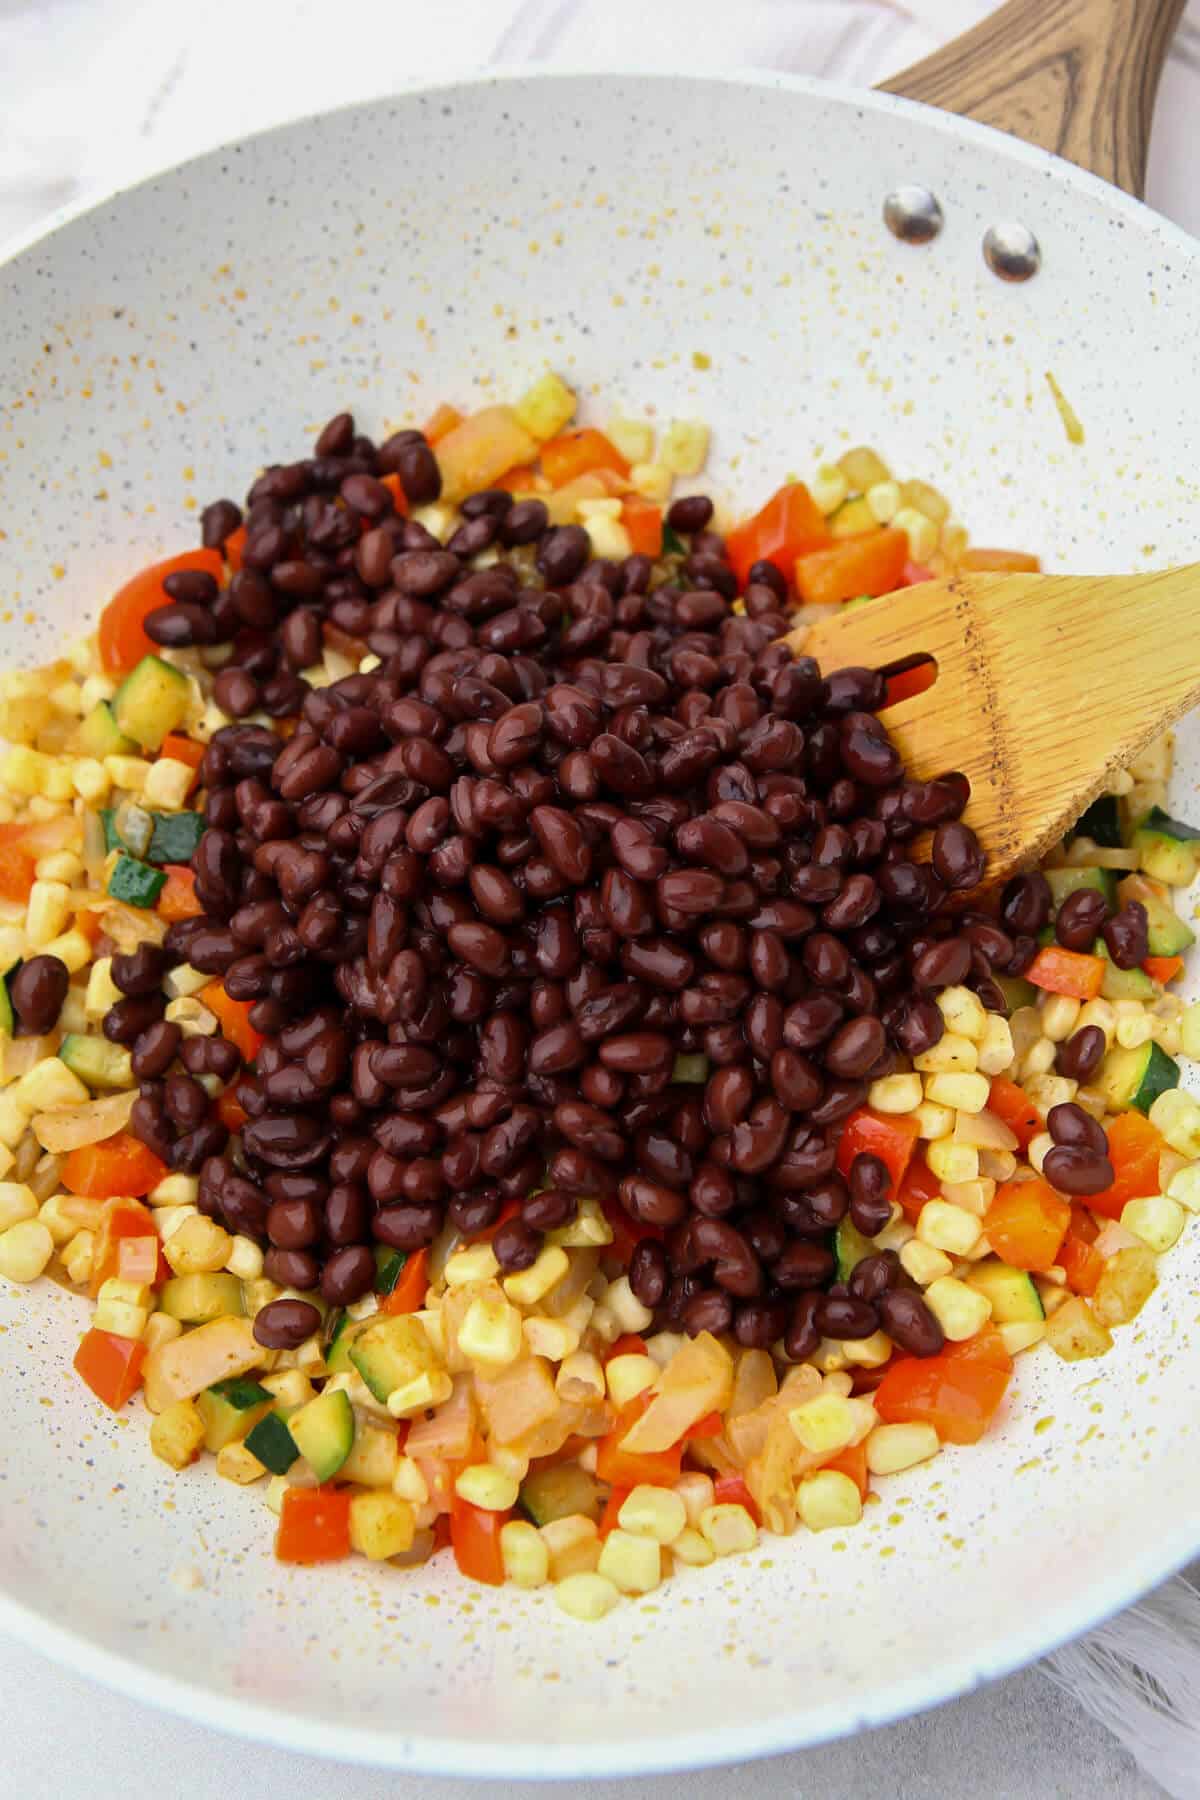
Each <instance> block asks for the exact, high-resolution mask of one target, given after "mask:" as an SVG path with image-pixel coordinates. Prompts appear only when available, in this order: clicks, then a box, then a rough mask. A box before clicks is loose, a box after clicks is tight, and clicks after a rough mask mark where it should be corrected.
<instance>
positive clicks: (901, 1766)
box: [0, 0, 1200, 1800]
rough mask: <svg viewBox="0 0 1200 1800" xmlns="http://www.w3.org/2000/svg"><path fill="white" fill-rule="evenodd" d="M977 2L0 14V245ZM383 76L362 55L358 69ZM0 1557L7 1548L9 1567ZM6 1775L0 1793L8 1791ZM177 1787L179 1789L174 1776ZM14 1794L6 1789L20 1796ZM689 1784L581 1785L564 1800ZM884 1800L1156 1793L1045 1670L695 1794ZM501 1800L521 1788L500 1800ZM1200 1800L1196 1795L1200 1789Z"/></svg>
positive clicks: (815, 54) (811, 63) (56, 1723)
mask: <svg viewBox="0 0 1200 1800" xmlns="http://www.w3.org/2000/svg"><path fill="white" fill-rule="evenodd" d="M987 10H988V7H987V4H986V0H911V3H910V4H908V5H901V4H900V3H899V0H742V4H741V5H740V6H738V7H731V6H730V5H729V4H728V0H656V4H655V5H654V6H653V7H652V8H648V7H646V6H645V4H644V0H602V3H600V4H591V3H589V0H339V4H338V6H337V7H336V8H331V7H329V6H327V5H325V4H322V3H321V0H207V3H206V5H205V6H204V7H202V8H197V7H196V6H194V5H193V4H185V3H184V0H0V242H2V241H3V240H4V239H5V238H6V237H8V236H10V235H11V234H14V233H17V232H21V231H25V230H28V229H29V228H31V227H33V226H35V225H36V224H37V222H38V221H39V220H40V219H42V218H44V217H45V216H46V215H47V214H48V213H49V212H51V211H52V210H53V209H54V208H56V207H58V206H61V205H64V204H67V203H71V202H74V201H77V200H78V199H80V198H81V197H83V196H85V195H87V194H89V193H93V192H103V191H105V190H106V189H109V188H111V187H113V186H115V185H118V184H121V183H123V182H125V181H128V180H131V179H134V178H136V177H137V176H138V175H140V174H143V173H145V172H148V171H149V170H151V169H153V168H155V167H158V166H162V165H163V164H165V163H168V162H172V161H175V160H177V159H179V158H180V157H183V156H186V155H189V154H191V153H193V152H195V151H196V150H199V149H203V148H206V147H208V146H210V145H212V144H215V143H218V142H220V141H222V140H223V139H226V138H230V137H234V136H237V135H238V134H239V133H241V132H244V131H247V130H252V129H256V128H259V127H262V126H264V125H269V124H273V123H275V122H277V121H279V120H281V119H284V118H288V117H294V116H296V115H297V114H300V113H303V112H307V111H314V110H318V109H321V108H323V107H326V106H329V105H335V104H339V103H342V102H345V101H350V100H354V99H359V98H365V97H367V96H370V95H374V94H378V93H381V92H386V91H387V90H388V88H389V87H391V86H393V85H395V84H396V83H397V82H399V81H402V80H410V79H413V78H414V77H418V76H422V77H423V76H430V75H432V76H447V75H450V74H453V73H454V72H456V71H458V70H462V69H465V68H468V67H472V66H476V67H478V66H480V65H483V64H486V63H489V62H492V61H497V60H499V61H505V62H524V61H552V62H557V63H560V64H570V65H572V66H576V67H579V66H600V65H601V64H604V63H608V64H625V65H628V64H631V63H638V64H643V65H651V66H655V67H673V66H677V65H678V64H679V63H680V62H682V61H683V60H684V54H683V51H682V48H681V47H682V46H683V45H685V44H686V47H687V48H686V61H687V64H688V65H689V66H690V67H713V66H721V67H729V66H731V65H735V64H759V65H764V64H769V65H771V66H775V67H781V68H789V69H795V70H808V71H812V72H816V73H826V74H833V75H837V76H840V77H842V78H844V79H848V80H855V81H862V82H864V83H866V82H870V81H873V80H878V79H880V78H882V77H883V76H885V75H887V74H889V73H891V72H892V71H894V70H895V69H898V68H901V67H903V66H905V64H906V63H908V62H910V61H912V60H914V59H915V58H916V57H918V56H920V55H922V54H924V53H925V52H926V51H927V50H929V49H930V48H932V47H933V46H934V45H935V44H936V43H938V42H940V41H942V40H943V39H945V38H946V37H948V36H949V35H951V33H952V32H953V31H954V30H955V29H960V28H961V27H962V26H963V25H964V24H966V23H968V22H970V20H971V19H972V18H974V17H977V16H979V15H980V14H982V13H983V12H986V11H987ZM367 44H369V45H370V54H369V55H364V46H365V45H367ZM1198 142H1200V0H1193V4H1192V6H1191V7H1190V8H1189V14H1188V19H1187V21H1186V22H1185V27H1184V31H1183V33H1182V34H1181V37H1180V40H1179V42H1178V44H1177V47H1176V54H1175V55H1174V57H1173V59H1172V61H1171V63H1170V65H1169V66H1168V70H1167V73H1166V76H1165V79H1164V83H1163V88H1162V92H1161V97H1160V104H1159V113H1158V121H1157V125H1156V133H1155V140H1154V148H1153V151H1152V155H1151V166H1150V195H1149V197H1150V199H1151V201H1152V202H1153V203H1154V204H1156V205H1157V206H1158V207H1159V208H1160V209H1161V210H1162V211H1164V212H1166V213H1168V214H1169V215H1170V216H1172V217H1173V218H1175V219H1177V220H1178V221H1179V222H1180V223H1181V224H1183V225H1185V226H1187V227H1188V228H1189V229H1191V230H1194V231H1200V188H1198V187H1197V184H1196V182H1195V176H1194V171H1195V166H1196V150H1197V146H1198ZM2 1555H3V1550H2V1548H0V1556H2ZM0 1693H3V1694H4V1695H5V1696H6V1698H7V1700H8V1703H9V1707H10V1709H12V1710H11V1711H10V1717H11V1716H14V1715H15V1708H16V1707H17V1706H19V1719H20V1728H19V1736H20V1743H21V1745H22V1750H23V1754H22V1756H21V1762H20V1774H19V1785H20V1792H21V1794H22V1797H23V1800H62V1797H63V1796H67V1797H68V1800H69V1797H72V1796H74V1795H77V1794H82V1793H84V1792H85V1791H86V1792H89V1793H92V1794H97V1795H101V1796H107V1795H110V1794H116V1793H118V1792H119V1793H121V1794H123V1795H125V1796H128V1800H140V1797H141V1796H143V1795H147V1796H149V1795H150V1794H152V1793H153V1794H155V1795H159V1794H161V1793H162V1791H163V1788H164V1783H166V1782H168V1780H169V1787H170V1791H171V1792H172V1794H173V1795H174V1796H177V1797H178V1800H209V1797H210V1796H211V1797H212V1800H227V1797H228V1796H231V1795H232V1796H242V1795H250V1794H254V1795H258V1794H276V1793H287V1794H289V1795H291V1796H295V1800H307V1797H308V1796H312V1797H313V1800H317V1796H321V1797H322V1800H324V1797H325V1796H328V1795H330V1794H332V1795H336V1796H338V1800H358V1797H359V1796H362V1797H364V1800H365V1797H366V1796H372V1797H374V1796H378V1795H383V1794H387V1795H389V1796H394V1797H395V1800H417V1797H418V1796H421V1797H422V1800H424V1796H430V1797H431V1800H458V1797H459V1796H463V1797H464V1800H465V1797H466V1796H468V1795H469V1794H470V1795H477V1794H478V1793H479V1792H480V1787H479V1784H472V1783H467V1782H462V1781H438V1780H433V1779H430V1778H419V1777H418V1778H408V1779H405V1778H400V1777H395V1776H390V1775H383V1774H379V1773H376V1772H372V1771H369V1770H361V1769H350V1768H347V1767H345V1766H344V1765H339V1764H333V1763H328V1762H322V1761H320V1760H318V1759H316V1758H312V1757H305V1756H299V1755H289V1754H288V1753H286V1752H284V1751H279V1750H269V1749H263V1748H259V1747H256V1746H248V1745H243V1744H239V1743H236V1742H234V1741H233V1740H230V1739H226V1738H223V1737H220V1736H219V1735H217V1734H215V1733H213V1732H211V1731H208V1730H206V1729H203V1728H201V1727H198V1726H195V1725H189V1724H184V1723H182V1722H180V1721H178V1720H174V1719H170V1718H168V1717H166V1716H164V1715H162V1714H159V1713H156V1712H153V1711H151V1710H150V1709H149V1708H143V1707H139V1706H137V1705H136V1704H134V1703H133V1702H130V1701H127V1700H124V1699H121V1698H118V1697H116V1696H114V1695H110V1694H108V1693H106V1692H104V1691H102V1690H100V1689H97V1688H95V1687H92V1686H91V1685H89V1684H88V1683H86V1682H83V1681H81V1680H79V1679H77V1678H76V1677H74V1676H71V1675H68V1674H66V1673H64V1672H63V1671H61V1670H59V1669H57V1668H54V1667H52V1666H51V1665H50V1664H49V1663H46V1662H44V1661H43V1660H42V1659H41V1658H40V1657H37V1656H35V1655H33V1654H32V1653H31V1652H29V1651H27V1650H26V1649H25V1648H24V1647H23V1646H22V1645H20V1644H18V1643H17V1642H15V1641H13V1640H12V1639H10V1638H7V1637H4V1636H0ZM12 1744H13V1738H12V1737H11V1736H10V1738H9V1740H8V1743H7V1744H6V1746H5V1750H6V1755H5V1762H6V1764H7V1767H8V1769H9V1770H10V1771H11V1774H10V1775H9V1779H8V1780H7V1781H6V1780H5V1779H4V1778H3V1777H0V1793H4V1792H12V1793H15V1792H16V1791H17V1781H18V1777H17V1773H16V1768H15V1766H14V1763H13V1762H12V1761H11V1760H10V1759H11V1758H12V1756H13V1750H12ZM167 1771H170V1774H169V1777H168V1776H167V1773H166V1772H167ZM10 1783H11V1785H10ZM677 1785H678V1784H677V1782H676V1781H675V1780H674V1779H673V1778H669V1777H663V1778H661V1779H656V1780H653V1781H633V1782H622V1783H618V1782H596V1783H581V1784H579V1785H578V1786H577V1787H576V1788H574V1789H573V1790H571V1791H572V1800H609V1797H610V1796H611V1797H613V1800H616V1797H617V1796H618V1795H622V1796H627V1795H630V1794H633V1793H636V1794H637V1795H638V1796H639V1797H640V1796H645V1797H646V1800H666V1797H667V1796H668V1795H670V1794H673V1793H674V1792H675V1789H676V1787H677ZM751 1785H753V1788H754V1790H755V1792H756V1794H757V1795H759V1796H761V1800H776V1797H778V1800H782V1797H783V1796H785V1795H787V1796H792V1795H795V1796H801V1795H804V1796H808V1795H813V1796H852V1795H859V1794H867V1793H876V1792H881V1791H882V1792H886V1793H888V1794H890V1795H891V1796H892V1797H893V1800H943V1797H945V1800H951V1797H952V1800H977V1797H978V1800H1007V1797H1010V1796H1011V1797H1012V1800H1018V1797H1021V1800H1024V1797H1026V1796H1028V1797H1029V1800H1041V1797H1042V1796H1050V1795H1054V1796H1058V1797H1060V1800H1076V1797H1077V1796H1078V1797H1079V1800H1084V1796H1087V1800H1093V1797H1094V1796H1097V1795H1101V1796H1110V1795H1112V1796H1120V1797H1121V1800H1149V1797H1150V1796H1153V1795H1159V1794H1161V1793H1162V1790H1161V1789H1160V1788H1159V1787H1158V1786H1157V1785H1156V1784H1155V1783H1154V1782H1152V1781H1150V1780H1149V1779H1148V1778H1146V1777H1145V1776H1144V1775H1142V1774H1141V1773H1140V1771H1139V1770H1138V1769H1137V1768H1136V1766H1135V1765H1134V1764H1133V1762H1132V1760H1131V1759H1130V1758H1129V1757H1128V1756H1127V1755H1126V1754H1125V1752H1124V1751H1123V1750H1122V1749H1121V1748H1120V1747H1119V1746H1118V1745H1117V1744H1116V1743H1115V1741H1114V1740H1113V1739H1112V1738H1111V1737H1110V1736H1109V1735H1108V1733H1107V1732H1105V1731H1104V1730H1103V1729H1102V1728H1101V1727H1100V1726H1098V1725H1097V1724H1096V1723H1095V1722H1094V1721H1093V1720H1091V1719H1090V1718H1089V1717H1088V1716H1087V1715H1086V1714H1085V1713H1083V1712H1082V1711H1081V1710H1080V1709H1079V1708H1078V1707H1076V1706H1075V1705H1074V1704H1073V1703H1072V1702H1071V1701H1069V1700H1068V1699H1066V1698H1065V1697H1064V1696H1063V1695H1062V1694H1060V1693H1059V1692H1058V1691H1057V1690H1056V1689H1055V1688H1053V1687H1052V1686H1051V1685H1050V1684H1049V1682H1048V1681H1047V1680H1046V1679H1045V1677H1044V1676H1043V1675H1041V1674H1040V1673H1039V1672H1038V1671H1037V1670H1031V1671H1027V1672H1025V1673H1023V1674H1021V1675H1017V1676H1013V1677H1012V1678H1010V1679H1009V1680H1007V1681H1004V1682H1000V1683H997V1684H996V1685H994V1686H992V1687H990V1688H988V1689H987V1690H985V1691H983V1692H981V1693H978V1694H974V1695H971V1696H970V1697H968V1698H967V1699H964V1700H961V1701H958V1702H956V1703H954V1704H952V1705H950V1706H947V1707H944V1708H942V1709H941V1710H939V1711H938V1712H936V1713H933V1714H929V1715H927V1716H925V1717H923V1718H920V1719H914V1720H908V1721H905V1722H904V1723H902V1724H899V1725H895V1726H892V1727H890V1728H888V1729H886V1730H883V1731H878V1732H874V1733H871V1734H869V1735H868V1736H865V1737H860V1738H858V1739H855V1740H853V1741H851V1742H848V1743H841V1744H835V1745H829V1746H825V1747H823V1748H820V1749H817V1750H812V1751H807V1752H802V1753H799V1754H797V1755H794V1756H790V1757H784V1758H779V1759H775V1760H773V1761H771V1762H768V1763H760V1764H755V1765H742V1766H740V1767H734V1768H728V1769H725V1770H716V1771H711V1772H709V1773H707V1774H700V1775H695V1776H690V1777H689V1778H688V1788H689V1792H690V1793H691V1794H693V1795H695V1796H696V1800H716V1797H718V1796H721V1797H722V1800H723V1797H724V1796H732V1795H735V1794H742V1793H745V1792H747V1791H749V1789H750V1787H751ZM489 1791H491V1792H493V1793H495V1794H496V1796H497V1800H500V1797H501V1796H505V1797H506V1796H508V1795H509V1794H512V1795H514V1796H515V1794H516V1793H517V1789H516V1788H515V1787H512V1786H510V1785H508V1784H503V1785H499V1786H496V1787H494V1788H491V1789H490V1790H489ZM1192 1791H1194V1792H1196V1793H1197V1794H1200V1779H1198V1783H1197V1786H1196V1787H1195V1789H1194V1790H1192Z"/></svg>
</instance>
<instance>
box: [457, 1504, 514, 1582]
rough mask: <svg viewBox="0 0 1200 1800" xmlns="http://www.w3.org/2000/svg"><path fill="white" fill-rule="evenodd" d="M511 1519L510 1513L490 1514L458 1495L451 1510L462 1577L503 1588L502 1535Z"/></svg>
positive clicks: (459, 1570) (459, 1569)
mask: <svg viewBox="0 0 1200 1800" xmlns="http://www.w3.org/2000/svg"><path fill="white" fill-rule="evenodd" d="M511 1518H512V1514H511V1512H489V1511H488V1510H487V1509H486V1508H485V1507H482V1506H472V1505H471V1503H470V1501H469V1500H464V1499H463V1498H462V1496H461V1495H460V1494H455V1496H454V1501H453V1504H452V1505H451V1508H450V1542H451V1544H452V1545H453V1547H454V1560H455V1562H456V1563H457V1564H458V1572H459V1574H460V1575H466V1576H467V1577H468V1579H469V1580H471V1581H485V1582H486V1583H487V1584H488V1586H489V1587H503V1585H504V1557H503V1555H502V1554H501V1550H500V1532H501V1530H502V1529H503V1527H504V1526H505V1525H506V1524H507V1523H508V1521H509V1519H511Z"/></svg>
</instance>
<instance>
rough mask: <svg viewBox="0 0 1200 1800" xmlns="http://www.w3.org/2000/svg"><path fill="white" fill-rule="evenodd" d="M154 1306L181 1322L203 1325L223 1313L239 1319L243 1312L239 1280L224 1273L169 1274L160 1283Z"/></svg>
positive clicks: (221, 1315)
mask: <svg viewBox="0 0 1200 1800" xmlns="http://www.w3.org/2000/svg"><path fill="white" fill-rule="evenodd" d="M158 1305H159V1310H160V1311H161V1312H165V1313H170V1315H171V1317H172V1318H173V1319H182V1321H183V1323H184V1324H185V1325H203V1324H205V1323H206V1322H207V1321H208V1320H209V1319H219V1318H221V1317H223V1316H224V1315H225V1314H230V1315H232V1316H233V1317H234V1318H241V1317H242V1315H243V1313H244V1311H245V1308H244V1307H243V1305H242V1284H241V1282H240V1281H239V1280H238V1278H237V1276H236V1275H228V1274H225V1273H224V1272H219V1273H217V1274H215V1275H175V1276H172V1278H171V1280H170V1281H164V1283H163V1286H162V1292H161V1293H160V1294H159V1296H158Z"/></svg>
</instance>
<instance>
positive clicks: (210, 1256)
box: [163, 1213, 233, 1275]
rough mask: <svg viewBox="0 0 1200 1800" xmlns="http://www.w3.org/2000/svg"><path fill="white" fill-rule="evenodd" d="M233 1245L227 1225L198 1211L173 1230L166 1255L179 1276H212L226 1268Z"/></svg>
mask: <svg viewBox="0 0 1200 1800" xmlns="http://www.w3.org/2000/svg"><path fill="white" fill-rule="evenodd" d="M232 1245H233V1239H232V1238H231V1237H230V1235H229V1233H228V1232H227V1231H226V1230H225V1228H224V1226H222V1225H218V1224H217V1223H216V1221H215V1220H214V1219H206V1218H204V1217H202V1216H201V1215H200V1214H199V1213H196V1214H195V1215H194V1216H193V1217H191V1218H188V1219H185V1220H184V1221H183V1223H182V1224H181V1225H180V1227H179V1229H178V1230H177V1231H174V1232H172V1234H171V1236H170V1238H169V1239H168V1240H167V1243H166V1245H165V1246H164V1249H163V1255H164V1256H165V1257H166V1259H167V1261H168V1262H169V1263H170V1265H171V1267H172V1269H174V1271H175V1273H176V1275H210V1274H215V1273H216V1271H217V1270H218V1269H223V1268H224V1267H225V1259H226V1257H227V1256H228V1255H229V1252H230V1249H231V1248H232Z"/></svg>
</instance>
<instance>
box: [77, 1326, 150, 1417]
mask: <svg viewBox="0 0 1200 1800" xmlns="http://www.w3.org/2000/svg"><path fill="white" fill-rule="evenodd" d="M145 1360H146V1346H145V1344H143V1342H142V1340H141V1339H140V1338H126V1337H118V1336H117V1334H116V1332H115V1331H97V1330H96V1328H95V1326H93V1327H92V1329H91V1330H90V1331H85V1332H84V1334H83V1338H82V1340H81V1342H80V1345H79V1348H78V1350H77V1351H76V1352H75V1372H76V1374H77V1375H78V1376H79V1377H80V1378H81V1380H83V1381H85V1382H86V1383H87V1385H88V1387H90V1388H91V1390H92V1392H93V1394H95V1396H96V1398H97V1400H103V1402H104V1404H105V1406H111V1407H112V1409H113V1411H114V1412H119V1411H120V1409H121V1407H122V1406H124V1404H125V1402H126V1401H127V1400H128V1399H129V1397H130V1395H131V1394H135V1393H136V1392H137V1390H138V1388H140V1387H141V1385H142V1364H143V1363H144V1362H145Z"/></svg>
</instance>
